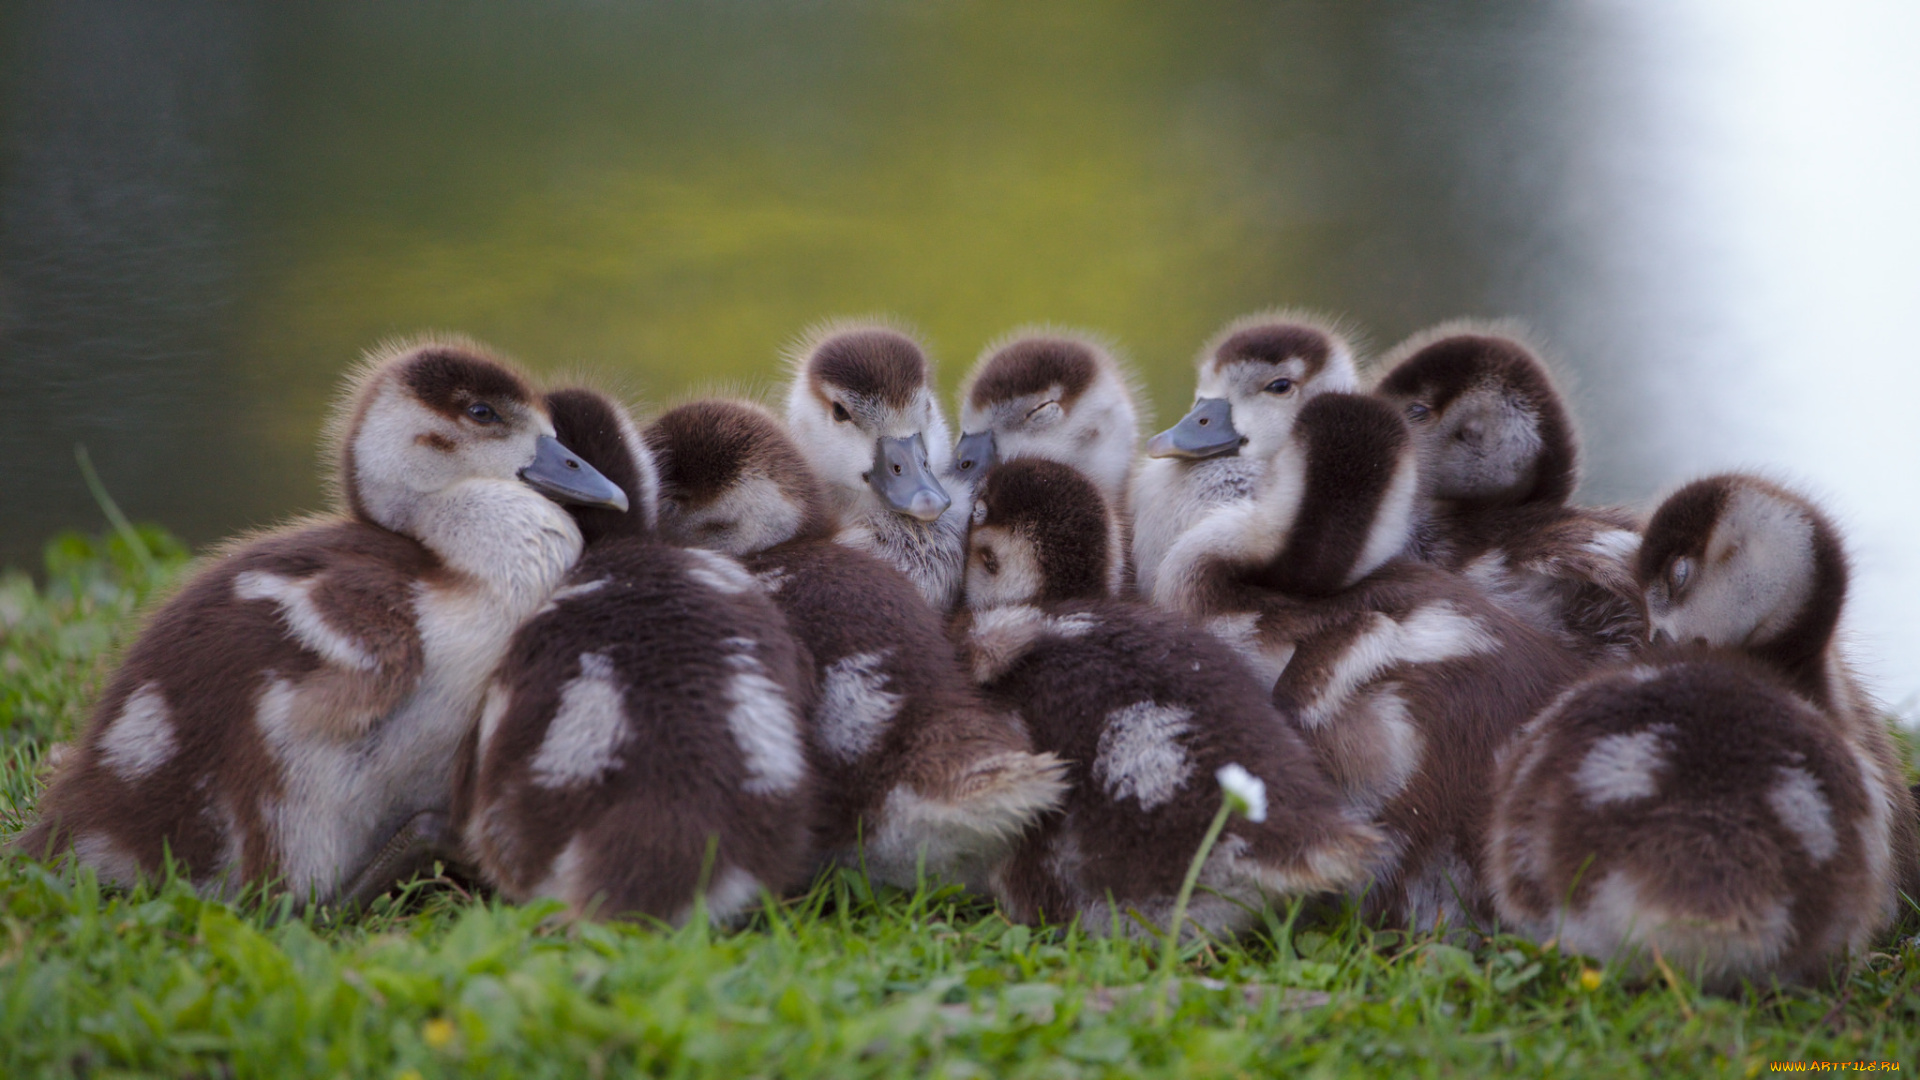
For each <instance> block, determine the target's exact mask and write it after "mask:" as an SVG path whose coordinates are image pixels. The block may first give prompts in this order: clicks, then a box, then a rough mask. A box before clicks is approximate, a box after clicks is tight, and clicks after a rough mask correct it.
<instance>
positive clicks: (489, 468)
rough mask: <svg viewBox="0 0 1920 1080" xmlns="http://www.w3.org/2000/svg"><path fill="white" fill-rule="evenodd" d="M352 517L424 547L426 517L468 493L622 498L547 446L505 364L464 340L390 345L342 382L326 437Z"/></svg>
mask: <svg viewBox="0 0 1920 1080" xmlns="http://www.w3.org/2000/svg"><path fill="white" fill-rule="evenodd" d="M328 438H329V442H330V443H331V445H332V448H333V452H334V454H335V455H336V460H337V461H338V462H339V472H338V475H337V477H336V481H335V482H336V484H337V487H338V491H339V495H340V498H341V500H342V501H343V502H344V503H345V504H346V507H347V509H348V511H349V512H350V513H351V514H353V516H355V517H357V518H360V519H361V520H363V521H369V522H372V523H374V524H376V525H380V526H383V527H385V528H388V529H391V530H393V531H394V532H398V533H404V534H407V535H409V536H414V537H415V538H417V539H423V540H424V539H428V537H426V536H423V535H422V533H423V531H427V530H431V528H432V518H433V515H432V513H431V508H432V507H433V505H434V504H435V503H436V501H437V500H439V499H441V498H443V497H447V496H451V495H454V494H457V489H458V488H459V487H460V485H463V484H466V483H469V482H472V481H514V480H518V481H521V482H523V483H525V484H527V485H529V486H531V487H533V488H534V489H535V490H537V491H539V492H540V493H541V494H543V495H545V496H547V497H548V498H550V499H553V500H554V501H555V502H560V503H565V504H569V505H574V506H606V507H618V508H621V509H624V508H625V507H626V505H627V497H626V494H625V493H624V492H622V491H621V490H620V489H619V488H618V487H616V486H615V485H614V484H613V483H612V482H611V481H609V480H608V479H607V478H606V477H604V476H601V475H600V473H599V472H597V471H596V470H594V469H593V468H592V467H591V466H587V465H585V464H584V463H582V462H581V461H580V459H579V457H578V455H575V454H574V453H573V452H572V451H571V450H569V449H568V448H567V447H566V446H565V445H564V444H563V443H562V442H561V441H560V440H559V439H557V438H555V436H554V429H553V421H552V419H551V418H550V417H549V416H548V413H547V407H546V403H545V402H544V401H543V400H542V399H541V397H540V395H539V394H538V393H537V392H535V390H534V389H533V387H532V385H531V384H530V383H529V382H528V381H527V379H526V378H525V376H523V375H521V374H520V372H519V371H517V370H515V369H514V368H513V367H512V366H511V365H510V364H508V363H507V362H506V361H504V360H501V359H499V358H497V357H494V356H492V355H490V354H488V353H487V352H486V350H484V349H483V348H482V347H480V346H479V345H476V344H474V343H473V342H470V341H465V340H459V339H454V340H439V339H434V340H428V341H423V342H409V343H402V344H396V345H390V346H386V347H383V348H381V349H378V350H376V351H374V352H373V353H371V354H370V355H369V356H368V357H367V359H366V361H365V362H364V363H363V364H362V365H361V367H360V369H359V370H358V371H357V372H356V373H355V374H354V376H353V377H352V378H351V380H350V381H349V389H348V393H347V396H346V397H345V398H344V399H343V400H342V402H341V406H340V408H339V409H338V410H336V412H335V415H334V418H333V420H332V421H331V423H330V424H329V428H328Z"/></svg>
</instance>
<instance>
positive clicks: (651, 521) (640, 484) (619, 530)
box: [547, 387, 660, 544]
mask: <svg viewBox="0 0 1920 1080" xmlns="http://www.w3.org/2000/svg"><path fill="white" fill-rule="evenodd" d="M547 411H548V413H549V414H550V415H551V416H552V417H553V434H554V437H555V438H557V439H559V440H560V442H561V443H562V444H563V445H565V446H566V447H568V448H569V449H571V450H573V451H574V452H575V453H576V454H577V455H578V457H579V458H581V459H582V460H583V461H584V462H585V463H586V464H587V465H588V466H590V467H592V468H595V469H598V470H599V471H600V474H601V475H602V476H605V477H606V478H607V479H608V480H610V481H612V482H613V484H614V486H616V487H618V488H619V489H620V490H621V492H623V493H624V494H625V495H626V497H627V506H626V508H625V509H622V508H620V507H615V506H576V507H574V508H573V509H572V513H573V519H574V521H576V522H578V523H579V525H580V536H581V539H583V540H584V541H586V542H587V543H588V544H592V543H593V542H594V541H595V540H597V539H599V538H601V537H614V536H644V535H646V534H648V533H650V532H652V531H653V530H654V527H655V526H656V525H657V524H658V520H659V511H658V506H659V494H660V476H659V472H658V470H657V469H656V468H655V466H654V460H653V454H652V453H651V452H650V451H649V450H648V449H647V445H646V443H645V442H644V441H642V440H641V438H640V433H639V431H637V430H636V429H635V428H634V426H633V418H632V417H631V416H629V415H628V414H627V410H626V409H624V408H621V407H620V404H619V403H618V402H616V401H614V400H613V399H612V398H610V397H608V396H606V395H605V394H602V393H600V392H598V391H595V390H588V389H585V388H582V387H568V388H567V389H564V390H556V391H554V392H552V393H550V394H548V395H547ZM563 467H565V466H563Z"/></svg>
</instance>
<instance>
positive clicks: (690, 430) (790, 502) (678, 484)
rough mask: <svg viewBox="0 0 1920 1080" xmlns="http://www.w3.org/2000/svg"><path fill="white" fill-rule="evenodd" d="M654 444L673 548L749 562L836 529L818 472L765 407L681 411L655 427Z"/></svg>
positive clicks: (701, 405)
mask: <svg viewBox="0 0 1920 1080" xmlns="http://www.w3.org/2000/svg"><path fill="white" fill-rule="evenodd" d="M646 439H647V444H648V446H650V447H651V448H652V449H653V453H654V457H655V460H656V461H657V462H658V463H659V466H660V481H661V503H662V512H661V521H660V531H661V534H662V535H663V536H665V537H666V538H667V539H668V540H670V541H672V542H673V543H676V544H683V545H685V546H687V547H702V548H710V549H712V550H714V551H722V552H725V553H727V554H729V555H733V556H736V557H740V558H744V557H746V556H749V555H757V554H759V553H760V552H762V551H765V550H767V549H768V548H771V547H774V546H776V545H778V544H783V543H785V542H786V541H788V540H792V539H795V538H796V537H818V536H825V535H827V534H828V533H829V532H830V531H831V529H832V523H831V521H830V519H829V517H828V514H827V509H826V504H825V501H824V499H823V497H822V495H821V491H820V482H819V481H818V480H816V479H814V475H813V470H812V469H810V468H808V467H807V462H806V459H805V458H803V457H801V455H800V450H799V448H798V447H796V446H795V445H794V444H793V440H792V439H790V438H788V437H787V432H786V429H785V428H784V427H782V426H781V424H780V421H779V420H778V419H777V418H775V417H774V416H773V414H772V413H769V412H767V411H766V410H765V409H762V408H761V407H759V406H758V405H751V404H748V403H747V402H744V401H722V400H708V401H696V402H692V403H691V404H687V405H681V406H679V407H678V408H674V409H670V410H668V411H667V412H665V413H662V414H661V415H660V417H659V418H658V419H656V420H654V422H653V423H652V424H650V425H648V426H647V431H646Z"/></svg>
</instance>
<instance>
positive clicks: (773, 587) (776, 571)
mask: <svg viewBox="0 0 1920 1080" xmlns="http://www.w3.org/2000/svg"><path fill="white" fill-rule="evenodd" d="M791 577H792V575H790V574H788V573H787V571H786V569H785V568H784V567H779V566H775V567H773V568H771V569H767V570H762V571H760V572H759V573H757V574H755V575H753V579H754V580H755V581H758V582H759V583H760V588H762V589H764V590H766V592H767V595H769V596H771V595H773V594H774V593H777V592H779V591H780V590H781V589H783V588H785V587H786V585H787V582H788V580H790V579H791Z"/></svg>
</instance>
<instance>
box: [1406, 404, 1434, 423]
mask: <svg viewBox="0 0 1920 1080" xmlns="http://www.w3.org/2000/svg"><path fill="white" fill-rule="evenodd" d="M1432 415H1433V410H1432V409H1429V408H1427V407H1426V406H1425V405H1422V404H1420V403H1419V402H1417V401H1415V402H1413V403H1411V404H1409V405H1408V406H1407V419H1409V420H1411V421H1413V422H1414V423H1416V424H1417V423H1419V422H1420V421H1422V420H1425V419H1426V418H1427V417H1429V416H1432Z"/></svg>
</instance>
